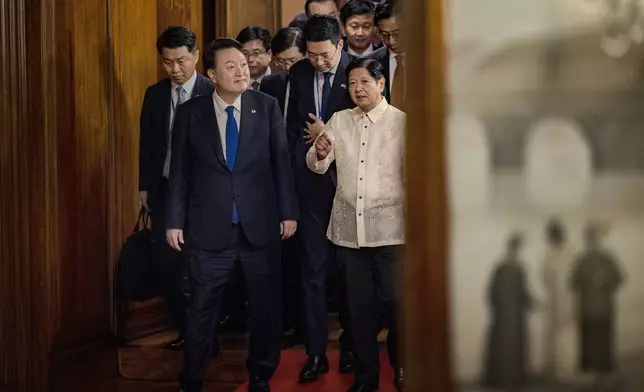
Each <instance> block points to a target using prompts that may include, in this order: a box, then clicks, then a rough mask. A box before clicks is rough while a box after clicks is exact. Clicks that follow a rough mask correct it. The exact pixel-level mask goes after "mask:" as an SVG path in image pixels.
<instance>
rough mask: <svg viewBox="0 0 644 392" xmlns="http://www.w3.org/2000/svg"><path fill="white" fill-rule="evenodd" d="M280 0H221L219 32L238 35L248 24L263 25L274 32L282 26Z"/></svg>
mask: <svg viewBox="0 0 644 392" xmlns="http://www.w3.org/2000/svg"><path fill="white" fill-rule="evenodd" d="M280 3H281V2H280V0H221V1H218V2H217V6H218V8H217V22H218V23H217V25H218V27H217V34H218V35H219V36H227V37H232V38H234V37H236V36H237V33H239V31H240V30H241V29H243V28H244V27H246V26H262V27H265V28H267V29H268V30H269V31H270V32H271V34H274V33H275V32H276V31H277V30H278V29H279V28H280V27H281V26H282V21H281V13H282V11H281V4H280Z"/></svg>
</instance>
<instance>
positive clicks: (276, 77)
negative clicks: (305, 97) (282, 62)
mask: <svg viewBox="0 0 644 392" xmlns="http://www.w3.org/2000/svg"><path fill="white" fill-rule="evenodd" d="M287 84H288V73H287V72H277V73H274V74H271V75H267V76H264V77H263V78H262V85H261V86H260V88H259V90H260V91H262V92H265V93H266V94H268V95H270V96H271V97H273V98H275V99H277V102H278V103H279V105H280V109H281V110H282V113H284V103H285V100H286V85H287Z"/></svg>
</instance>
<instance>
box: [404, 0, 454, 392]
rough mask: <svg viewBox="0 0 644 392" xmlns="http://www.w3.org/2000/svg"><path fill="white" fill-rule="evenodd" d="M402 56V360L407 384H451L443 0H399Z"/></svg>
mask: <svg viewBox="0 0 644 392" xmlns="http://www.w3.org/2000/svg"><path fill="white" fill-rule="evenodd" d="M404 7H405V9H404V20H405V30H404V31H403V34H407V35H406V37H405V38H406V40H407V41H406V42H407V47H408V48H415V49H416V50H410V51H409V52H408V57H407V60H408V61H407V64H408V65H407V67H406V72H407V77H408V78H409V77H410V76H411V75H413V77H414V83H408V84H407V91H406V94H407V97H414V99H407V100H406V107H405V109H406V111H407V113H408V129H407V140H408V143H407V163H406V173H407V181H406V184H407V189H406V192H407V211H409V212H410V213H409V214H408V215H407V238H406V244H407V258H406V260H405V306H404V311H403V313H404V333H405V339H404V341H405V349H406V350H405V360H406V365H407V376H408V379H409V382H410V387H411V388H410V390H412V391H427V392H452V391H453V390H454V387H453V385H452V382H451V369H450V353H449V347H450V340H449V296H448V293H449V288H448V281H449V280H448V255H447V249H448V238H447V233H448V221H447V217H448V214H447V212H448V211H447V209H448V205H447V188H446V164H445V162H446V159H445V158H446V157H445V150H446V135H445V115H446V95H445V82H446V75H445V55H444V50H445V48H444V30H443V26H444V24H443V18H444V15H443V7H444V5H443V1H442V0H407V1H406V2H405V3H404Z"/></svg>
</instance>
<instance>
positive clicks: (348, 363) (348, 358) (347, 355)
mask: <svg viewBox="0 0 644 392" xmlns="http://www.w3.org/2000/svg"><path fill="white" fill-rule="evenodd" d="M355 362H356V357H355V355H354V354H353V351H348V350H346V351H345V350H341V351H340V373H342V374H348V373H353V371H354V370H355Z"/></svg>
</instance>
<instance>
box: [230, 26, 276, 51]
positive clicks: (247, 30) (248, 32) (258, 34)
mask: <svg viewBox="0 0 644 392" xmlns="http://www.w3.org/2000/svg"><path fill="white" fill-rule="evenodd" d="M255 40H259V41H261V42H262V45H264V49H265V50H266V51H267V52H268V51H269V50H271V33H269V32H268V30H266V29H265V28H263V27H260V26H247V27H244V28H243V29H242V30H241V31H240V32H239V34H237V41H239V43H240V44H242V45H243V44H245V43H246V42H250V41H255Z"/></svg>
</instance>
